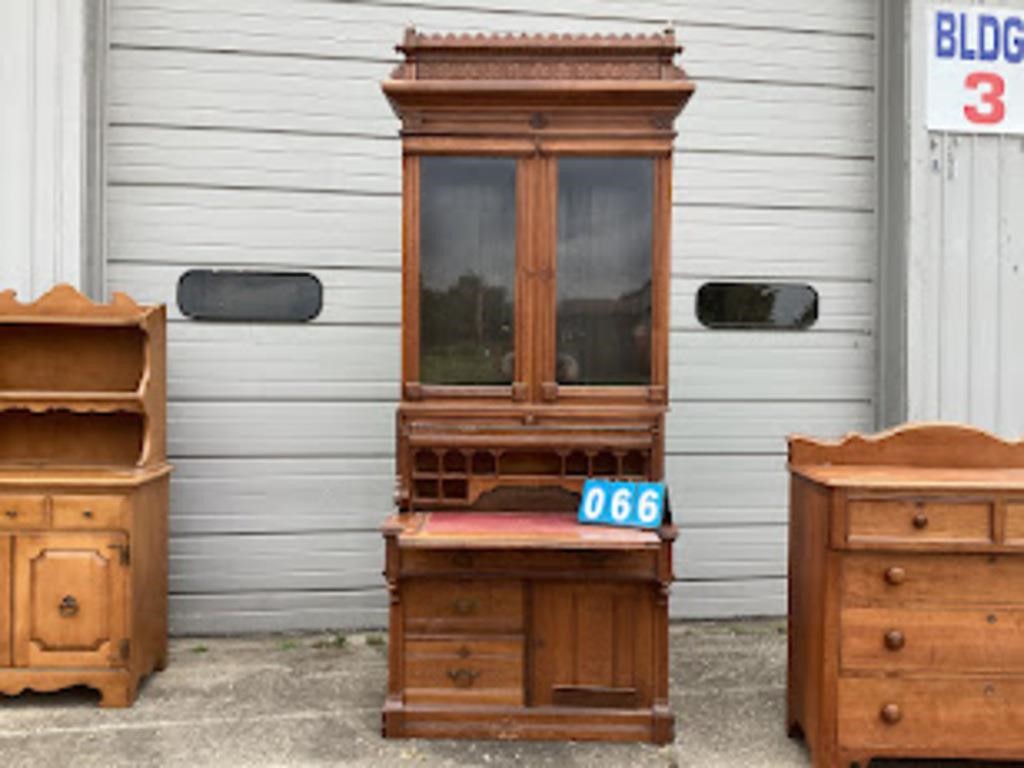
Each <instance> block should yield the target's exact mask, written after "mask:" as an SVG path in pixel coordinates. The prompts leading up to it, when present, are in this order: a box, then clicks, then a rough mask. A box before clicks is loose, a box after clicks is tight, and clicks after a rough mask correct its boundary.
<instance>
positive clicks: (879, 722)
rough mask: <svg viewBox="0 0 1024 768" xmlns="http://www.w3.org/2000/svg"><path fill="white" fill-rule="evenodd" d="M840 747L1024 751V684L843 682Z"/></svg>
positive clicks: (973, 680) (936, 751)
mask: <svg viewBox="0 0 1024 768" xmlns="http://www.w3.org/2000/svg"><path fill="white" fill-rule="evenodd" d="M838 705H839V706H838V727H839V744H840V746H841V747H846V748H855V749H858V750H861V751H864V750H865V749H879V750H884V749H889V750H892V752H893V753H898V754H903V755H906V754H908V753H910V752H912V751H913V750H920V751H926V752H927V753H929V754H943V753H945V754H948V755H957V756H967V755H971V754H972V753H973V754H979V755H984V754H992V753H994V752H996V751H997V750H998V751H999V752H1000V753H1001V754H1004V755H1005V754H1007V753H1008V752H1010V751H1011V750H1016V751H1019V750H1024V680H1004V679H1000V678H998V677H992V678H969V679H960V680H899V679H891V678H890V679H885V678H850V677H847V678H840V680H839V701H838Z"/></svg>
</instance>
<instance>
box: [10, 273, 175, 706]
mask: <svg viewBox="0 0 1024 768" xmlns="http://www.w3.org/2000/svg"><path fill="white" fill-rule="evenodd" d="M164 345H165V314H164V309H163V307H140V306H138V305H136V304H135V303H134V302H132V301H131V300H130V299H129V298H127V297H126V296H123V295H121V294H115V297H114V301H113V302H112V303H111V304H93V303H92V302H91V301H89V300H88V299H87V298H86V297H84V296H82V295H81V294H79V293H77V292H76V291H75V290H74V289H73V288H71V287H70V286H58V287H57V288H55V289H53V290H52V291H51V292H50V293H48V294H46V295H45V296H43V297H42V298H40V299H39V300H38V301H36V302H33V303H30V304H21V303H19V302H18V301H17V300H16V299H15V298H14V294H13V292H11V291H7V292H4V293H0V692H2V693H5V694H17V693H20V692H21V691H23V690H27V689H31V690H36V691H52V690H57V689H60V688H65V687H69V686H74V685H85V686H89V687H92V688H95V689H96V690H98V691H99V692H100V693H101V697H102V698H101V704H102V705H103V706H105V707H124V706H128V705H129V704H131V703H132V701H133V700H134V697H135V693H136V690H137V688H138V684H139V681H140V679H141V678H142V677H144V676H145V675H146V674H148V673H150V672H151V671H153V670H156V669H162V668H163V667H164V666H165V665H166V663H167V503H168V475H169V473H170V467H169V465H168V464H167V462H166V452H165V437H164V435H165V420H166V417H165V408H166V405H165V399H166V396H165V386H166V385H165V372H164V356H165V352H164Z"/></svg>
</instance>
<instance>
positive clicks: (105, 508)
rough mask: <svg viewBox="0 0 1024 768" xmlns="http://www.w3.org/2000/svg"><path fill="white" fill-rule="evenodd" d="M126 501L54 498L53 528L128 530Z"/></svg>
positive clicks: (106, 497) (123, 498) (95, 497)
mask: <svg viewBox="0 0 1024 768" xmlns="http://www.w3.org/2000/svg"><path fill="white" fill-rule="evenodd" d="M126 501H127V500H126V499H125V497H123V496H54V497H53V527H54V528H64V529H82V530H90V529H99V530H117V529H120V530H127V529H128V515H127V504H126Z"/></svg>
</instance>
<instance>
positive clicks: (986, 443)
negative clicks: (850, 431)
mask: <svg viewBox="0 0 1024 768" xmlns="http://www.w3.org/2000/svg"><path fill="white" fill-rule="evenodd" d="M789 461H790V470H791V473H792V480H791V490H790V547H789V679H788V715H787V717H788V728H789V730H790V734H791V735H800V734H802V735H803V736H804V737H805V739H806V741H807V744H808V747H809V749H810V751H811V754H812V756H813V763H814V765H815V766H844V768H845V766H848V765H853V764H859V765H860V767H861V768H865V766H866V765H867V764H868V763H869V761H870V760H871V759H872V758H881V757H903V758H924V757H933V758H976V759H1017V760H1021V759H1024V442H1020V443H1008V442H1004V441H1002V440H1000V439H999V438H997V437H994V436H992V435H990V434H987V433H985V432H981V431H978V430H974V429H970V428H967V427H961V426H955V425H942V424H922V425H916V426H907V427H903V428H899V429H895V430H893V431H890V432H885V433H882V434H879V435H877V436H874V437H861V436H859V435H851V436H849V437H847V438H846V439H844V440H843V441H841V442H839V443H834V444H833V443H821V442H816V441H814V440H810V439H807V438H803V437H793V438H791V439H790V443H789Z"/></svg>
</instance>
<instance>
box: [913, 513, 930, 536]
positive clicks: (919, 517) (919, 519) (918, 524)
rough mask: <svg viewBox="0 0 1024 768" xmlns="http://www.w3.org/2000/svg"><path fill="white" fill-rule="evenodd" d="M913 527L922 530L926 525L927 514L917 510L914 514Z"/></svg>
mask: <svg viewBox="0 0 1024 768" xmlns="http://www.w3.org/2000/svg"><path fill="white" fill-rule="evenodd" d="M914 527H915V528H917V530H919V531H923V530H924V529H925V528H927V527H928V515H926V514H925V513H924V512H918V513H917V514H916V515H914Z"/></svg>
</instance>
